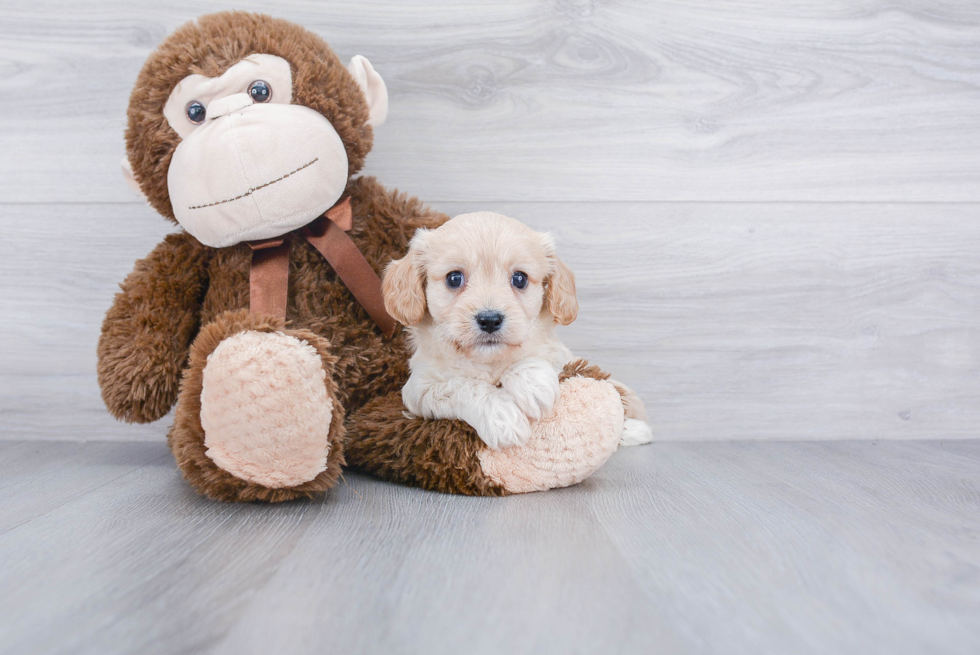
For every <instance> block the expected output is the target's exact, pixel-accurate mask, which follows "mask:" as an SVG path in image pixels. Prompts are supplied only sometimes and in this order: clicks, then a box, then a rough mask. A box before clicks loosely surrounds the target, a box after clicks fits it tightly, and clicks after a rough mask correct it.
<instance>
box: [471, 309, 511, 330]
mask: <svg viewBox="0 0 980 655" xmlns="http://www.w3.org/2000/svg"><path fill="white" fill-rule="evenodd" d="M476 324H477V325H479V326H480V329H481V330H483V331H484V332H486V333H487V334H493V333H494V332H496V331H497V330H499V329H500V326H502V325H503V324H504V315H503V314H501V313H500V312H494V311H484V312H480V313H479V314H477V315H476Z"/></svg>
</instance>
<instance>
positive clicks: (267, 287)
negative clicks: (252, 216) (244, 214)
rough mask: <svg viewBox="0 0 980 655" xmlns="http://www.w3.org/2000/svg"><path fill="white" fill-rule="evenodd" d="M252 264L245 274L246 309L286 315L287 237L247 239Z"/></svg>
mask: <svg viewBox="0 0 980 655" xmlns="http://www.w3.org/2000/svg"><path fill="white" fill-rule="evenodd" d="M248 245H249V246H250V247H251V248H252V267H251V270H250V271H249V276H248V278H249V279H248V311H249V313H251V314H265V315H271V316H276V317H278V318H281V319H285V318H286V299H287V297H288V296H289V237H279V238H277V239H264V240H262V241H250V242H249V243H248Z"/></svg>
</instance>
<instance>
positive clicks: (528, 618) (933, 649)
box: [0, 441, 980, 655]
mask: <svg viewBox="0 0 980 655" xmlns="http://www.w3.org/2000/svg"><path fill="white" fill-rule="evenodd" d="M978 472H980V441H954V442H941V441H930V442H917V441H906V442H870V441H863V442H833V443H828V442H822V443H818V442H754V443H752V442H742V443H738V442H715V443H659V444H655V445H652V446H647V447H640V448H632V449H626V450H621V451H620V452H618V453H617V454H616V455H614V457H613V459H612V460H611V461H610V462H609V464H608V465H607V466H606V467H605V468H603V469H602V470H601V471H600V472H599V473H598V474H597V475H595V476H594V477H593V478H591V479H590V480H588V481H586V482H585V483H583V484H581V485H579V486H577V487H573V488H570V489H565V490H560V491H553V492H547V493H539V494H532V495H527V496H518V497H510V498H505V499H484V498H465V497H453V496H446V495H441V494H435V493H428V492H424V491H419V490H416V489H407V488H402V487H397V486H394V485H390V484H386V483H382V482H379V481H376V480H373V479H371V478H367V477H364V476H360V475H356V474H350V473H348V474H347V475H346V477H345V480H344V481H343V482H342V484H341V485H340V486H339V487H338V488H337V489H334V490H333V492H332V493H330V494H329V495H328V496H327V497H325V498H323V499H320V500H316V501H313V502H298V503H293V504H288V505H279V506H272V507H270V506H263V505H221V504H215V503H211V502H209V501H206V500H204V499H202V498H200V497H199V496H197V495H195V494H194V493H193V492H192V491H191V490H190V489H189V488H188V487H187V486H186V485H185V484H184V483H183V481H182V480H181V479H180V478H179V476H178V474H177V472H176V471H175V468H174V464H173V461H172V459H171V457H170V454H169V453H168V452H167V450H166V448H165V446H164V445H163V444H159V443H109V442H101V443H100V442H91V443H44V442H0V495H2V498H3V502H2V503H0V562H2V566H0V589H2V590H3V592H2V594H0V651H2V652H4V653H35V652H36V653H42V652H43V653H72V654H78V653H99V654H105V653H117V652H118V653H141V654H146V653H192V652H201V651H207V652H213V653H238V654H241V653H362V652H363V653H536V654H541V653H655V652H656V653H837V654H841V653H855V654H865V653H890V654H895V653H923V654H930V655H935V654H940V653H963V654H964V655H967V654H975V653H977V652H980V621H978V620H977V618H978V617H980V473H978Z"/></svg>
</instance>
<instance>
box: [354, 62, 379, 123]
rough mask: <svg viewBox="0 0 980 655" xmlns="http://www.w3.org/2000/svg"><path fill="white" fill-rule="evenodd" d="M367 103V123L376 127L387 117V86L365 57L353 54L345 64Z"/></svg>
mask: <svg viewBox="0 0 980 655" xmlns="http://www.w3.org/2000/svg"><path fill="white" fill-rule="evenodd" d="M347 70H349V71H350V73H351V75H353V76H354V79H355V80H357V85H358V86H359V87H361V91H363V92H364V97H365V98H367V103H368V110H369V112H368V125H370V126H371V127H377V126H379V125H381V124H382V123H384V122H385V119H386V118H388V88H387V87H386V86H385V81H384V80H383V79H381V76H380V75H378V72H377V71H376V70H374V66H372V65H371V62H369V61H368V60H367V57H362V56H361V55H354V56H353V57H352V58H351V60H350V63H349V64H347Z"/></svg>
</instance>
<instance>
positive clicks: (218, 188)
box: [163, 55, 347, 247]
mask: <svg viewBox="0 0 980 655" xmlns="http://www.w3.org/2000/svg"><path fill="white" fill-rule="evenodd" d="M291 99H292V76H291V74H290V70H289V62H287V61H286V60H285V59H282V58H281V57H276V56H273V55H251V56H249V57H246V58H245V59H244V60H242V61H240V62H239V63H237V64H235V65H234V66H232V67H231V68H229V69H228V71H227V72H225V73H224V74H223V75H221V76H220V77H215V78H209V77H205V76H203V75H189V76H187V77H185V78H184V79H183V80H181V82H180V83H179V84H178V85H177V86H176V88H174V90H173V92H172V93H171V94H170V98H169V99H168V101H167V104H166V106H165V108H164V112H163V113H164V116H165V117H166V118H167V122H168V123H169V124H170V127H172V128H173V130H174V131H175V132H177V134H179V135H180V137H181V141H180V144H179V145H178V146H177V149H176V150H175V151H174V156H173V159H172V160H171V162H170V168H169V171H168V173H167V186H168V187H169V190H170V201H171V203H172V205H173V210H174V216H175V217H176V218H177V220H178V221H179V222H180V224H181V225H183V226H184V228H185V229H186V230H187V231H188V232H190V233H191V234H193V235H194V236H195V237H196V238H197V239H198V240H199V241H201V242H202V243H204V244H206V245H209V246H214V247H222V246H230V245H234V244H236V243H239V242H242V241H248V240H252V239H266V238H270V237H276V236H280V235H282V234H285V233H286V232H289V231H290V230H294V229H296V228H299V227H302V226H303V225H306V224H307V223H309V222H310V221H312V220H313V219H314V218H316V217H317V216H319V215H320V214H322V213H323V212H324V211H326V210H327V209H329V208H330V207H331V205H333V204H334V203H335V202H336V201H337V200H338V199H339V198H340V196H341V194H342V193H343V191H344V187H345V186H346V184H347V153H346V152H345V150H344V144H343V142H342V141H341V139H340V136H338V134H337V131H336V130H335V129H334V128H333V125H331V124H330V121H328V120H327V119H326V118H325V117H324V116H322V115H321V114H319V113H317V112H316V111H314V110H312V109H309V108H307V107H303V106H300V105H293V104H290V100H291Z"/></svg>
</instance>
